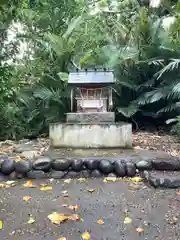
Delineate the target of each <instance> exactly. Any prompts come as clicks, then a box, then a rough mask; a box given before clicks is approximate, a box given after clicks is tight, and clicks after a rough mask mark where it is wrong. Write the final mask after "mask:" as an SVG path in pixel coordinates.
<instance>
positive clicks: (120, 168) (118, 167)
mask: <svg viewBox="0 0 180 240" xmlns="http://www.w3.org/2000/svg"><path fill="white" fill-rule="evenodd" d="M114 170H115V173H116V175H117V176H118V177H125V175H126V167H125V165H124V163H122V162H121V161H116V162H115V163H114Z"/></svg>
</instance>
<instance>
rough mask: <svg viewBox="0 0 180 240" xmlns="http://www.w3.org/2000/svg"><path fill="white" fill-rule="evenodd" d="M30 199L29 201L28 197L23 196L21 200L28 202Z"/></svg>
mask: <svg viewBox="0 0 180 240" xmlns="http://www.w3.org/2000/svg"><path fill="white" fill-rule="evenodd" d="M30 199H31V197H30V196H24V197H23V200H24V201H29V200H30Z"/></svg>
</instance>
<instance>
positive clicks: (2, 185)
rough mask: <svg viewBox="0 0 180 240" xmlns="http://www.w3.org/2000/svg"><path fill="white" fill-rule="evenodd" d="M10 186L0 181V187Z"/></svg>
mask: <svg viewBox="0 0 180 240" xmlns="http://www.w3.org/2000/svg"><path fill="white" fill-rule="evenodd" d="M9 187H10V186H9V185H7V184H5V183H0V188H9Z"/></svg>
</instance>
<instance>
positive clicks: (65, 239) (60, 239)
mask: <svg viewBox="0 0 180 240" xmlns="http://www.w3.org/2000/svg"><path fill="white" fill-rule="evenodd" d="M57 240H67V238H65V237H60V238H58V239H57Z"/></svg>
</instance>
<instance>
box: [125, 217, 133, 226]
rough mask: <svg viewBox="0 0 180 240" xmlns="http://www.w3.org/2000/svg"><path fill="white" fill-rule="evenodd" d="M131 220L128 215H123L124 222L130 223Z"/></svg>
mask: <svg viewBox="0 0 180 240" xmlns="http://www.w3.org/2000/svg"><path fill="white" fill-rule="evenodd" d="M131 222H132V219H131V218H130V217H125V219H124V224H130V223H131Z"/></svg>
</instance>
